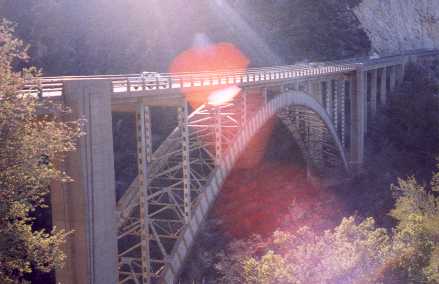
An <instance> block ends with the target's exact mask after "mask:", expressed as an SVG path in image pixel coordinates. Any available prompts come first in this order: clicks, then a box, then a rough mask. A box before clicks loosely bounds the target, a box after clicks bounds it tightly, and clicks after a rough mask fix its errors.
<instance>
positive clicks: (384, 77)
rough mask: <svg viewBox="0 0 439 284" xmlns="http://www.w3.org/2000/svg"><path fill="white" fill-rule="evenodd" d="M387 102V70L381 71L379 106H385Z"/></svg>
mask: <svg viewBox="0 0 439 284" xmlns="http://www.w3.org/2000/svg"><path fill="white" fill-rule="evenodd" d="M386 102H387V68H386V67H384V68H383V69H381V86H380V104H381V105H385V104H386Z"/></svg>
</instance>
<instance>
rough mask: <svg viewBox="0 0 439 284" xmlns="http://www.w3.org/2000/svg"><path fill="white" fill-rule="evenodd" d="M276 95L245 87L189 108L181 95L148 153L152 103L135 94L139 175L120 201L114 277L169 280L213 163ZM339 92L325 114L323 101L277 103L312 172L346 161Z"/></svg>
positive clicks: (218, 161)
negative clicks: (172, 118)
mask: <svg viewBox="0 0 439 284" xmlns="http://www.w3.org/2000/svg"><path fill="white" fill-rule="evenodd" d="M343 85H344V84H338V85H337V86H343ZM281 96H284V94H279V95H271V96H269V95H268V93H267V90H266V89H262V91H261V92H259V93H258V94H256V93H253V92H252V93H250V92H247V91H245V90H244V91H242V92H241V93H240V95H239V96H237V97H235V99H234V100H233V101H231V102H228V103H226V104H223V105H220V106H213V105H203V106H201V107H199V108H198V109H196V110H195V111H193V112H192V114H190V115H189V114H188V109H189V107H188V105H187V103H184V104H182V105H181V106H178V111H177V113H178V126H177V127H176V129H175V130H174V131H173V132H172V133H171V134H170V135H169V137H168V138H167V139H166V140H165V141H164V142H163V143H162V144H161V145H160V146H159V147H158V148H157V150H155V151H154V153H153V152H152V142H151V118H150V109H149V107H148V106H147V105H145V104H144V102H143V101H139V103H138V109H137V115H136V124H137V145H138V169H139V175H138V177H137V178H136V180H135V181H134V182H133V184H132V185H131V186H130V187H129V188H128V190H127V191H126V192H125V194H124V195H123V196H122V198H121V199H120V200H119V203H118V211H119V233H118V247H119V254H118V258H119V268H118V269H119V283H121V284H122V283H136V284H138V283H161V282H167V283H170V282H172V281H175V277H177V275H178V273H179V271H178V269H176V268H175V267H176V265H173V264H172V262H175V261H174V260H175V258H176V255H177V256H178V258H181V257H180V255H181V254H180V252H179V251H178V248H177V245H176V244H177V243H178V242H181V241H182V236H183V234H185V231H187V230H188V229H190V227H191V226H189V224H190V222H191V219H193V217H194V216H193V215H195V214H194V210H195V209H196V208H198V207H200V205H201V201H200V197H201V196H202V194H203V191H205V188H206V186H208V184H209V183H210V182H211V180H212V175H213V174H214V173H215V172H216V168H218V167H221V166H222V163H223V159H224V157H225V156H226V155H229V154H230V153H229V152H230V148H231V147H232V145H234V144H235V143H236V139H237V137H238V136H240V135H241V134H242V133H240V132H242V131H243V130H245V129H246V128H247V127H249V126H248V124H249V123H248V122H249V121H254V120H258V119H259V117H258V115H259V116H260V114H261V113H262V114H264V111H267V110H266V108H267V106H269V105H271V104H273V103H271V102H270V101H271V100H275V101H276V102H277V101H278V100H279V99H277V97H281ZM343 96H344V89H343V87H340V88H339V89H337V88H335V89H334V94H333V96H326V97H332V98H333V102H332V103H331V104H330V105H331V106H332V109H326V111H327V112H328V113H327V114H322V113H323V112H325V111H324V109H323V108H321V111H319V112H316V109H310V108H309V107H308V106H306V105H300V104H297V105H295V104H291V105H286V106H284V107H282V108H280V109H279V111H277V115H278V117H279V118H280V119H281V121H282V122H283V123H284V124H285V125H286V126H287V127H288V129H289V130H290V131H291V133H292V135H293V137H294V139H295V140H296V141H297V143H298V144H299V146H300V148H301V151H302V153H303V155H304V157H305V158H306V160H307V161H308V162H309V165H310V167H311V168H313V169H314V173H316V174H322V173H325V172H328V171H327V169H328V168H337V169H339V168H343V169H347V163H346V159H345V156H344V151H343V147H342V144H341V143H342V142H340V141H342V140H343V139H344V138H343V136H344V134H343V133H344V127H345V125H344V124H345V122H344V109H343V108H339V107H338V106H339V105H343V104H342V103H338V102H339V101H343ZM315 103H316V104H318V103H317V102H316V101H315ZM324 118H325V119H324ZM332 125H335V126H332ZM337 125H338V126H337ZM338 129H340V130H338ZM247 132H248V131H247ZM197 217H198V216H197ZM192 233H194V232H192ZM184 236H185V238H184V240H183V241H185V240H186V239H187V238H186V234H185V235H184ZM178 261H179V262H182V261H183V260H182V259H179V260H178ZM180 268H181V267H180ZM165 274H166V275H171V276H170V277H168V276H165ZM169 279H172V280H169Z"/></svg>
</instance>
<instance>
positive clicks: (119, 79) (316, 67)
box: [22, 50, 439, 97]
mask: <svg viewBox="0 0 439 284" xmlns="http://www.w3.org/2000/svg"><path fill="white" fill-rule="evenodd" d="M437 54H439V51H438V50H413V51H409V52H406V53H404V54H400V55H393V56H386V57H382V58H367V57H366V58H352V59H346V60H339V61H328V62H316V63H304V64H295V65H286V66H274V67H265V68H250V69H247V70H236V69H235V70H233V69H231V70H216V71H204V72H197V73H190V72H187V73H176V74H171V73H160V74H159V75H158V76H156V77H155V80H150V79H148V80H144V79H142V76H141V74H123V75H97V76H60V77H41V78H37V79H34V80H33V81H32V82H29V83H27V84H26V85H25V86H24V88H23V89H22V92H26V93H31V94H33V95H36V96H41V97H54V96H55V97H56V96H61V95H62V93H63V86H64V82H65V81H72V80H111V81H112V86H113V93H114V94H118V95H119V96H120V97H123V96H125V95H126V96H129V94H130V93H135V92H140V91H142V92H148V91H158V90H178V89H185V88H206V87H218V86H227V85H256V84H262V83H267V82H270V81H282V80H294V79H301V78H305V77H306V78H308V77H311V78H312V77H320V76H325V75H332V74H337V73H345V72H350V71H353V70H356V69H357V68H358V67H359V66H366V65H367V66H373V65H383V64H388V65H389V66H391V65H396V64H399V62H400V61H401V59H402V58H404V57H407V56H410V55H417V56H428V55H437Z"/></svg>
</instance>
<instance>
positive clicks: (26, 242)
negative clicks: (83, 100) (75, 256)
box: [0, 21, 80, 284]
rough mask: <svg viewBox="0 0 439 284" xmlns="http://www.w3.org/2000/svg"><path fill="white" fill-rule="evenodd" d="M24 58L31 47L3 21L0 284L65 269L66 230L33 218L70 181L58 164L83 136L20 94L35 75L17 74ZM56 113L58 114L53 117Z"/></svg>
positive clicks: (32, 98) (30, 71) (29, 72)
mask: <svg viewBox="0 0 439 284" xmlns="http://www.w3.org/2000/svg"><path fill="white" fill-rule="evenodd" d="M25 59H27V54H26V47H25V46H24V45H23V42H22V41H20V40H18V39H17V38H15V37H14V35H13V28H12V25H11V24H10V23H9V22H7V21H0V110H1V111H0V283H5V284H6V283H17V282H21V281H23V280H24V279H25V278H26V276H27V275H28V274H29V273H31V272H32V270H39V271H43V272H48V271H51V270H52V269H54V268H55V267H59V266H60V265H62V263H63V260H64V253H63V252H62V250H61V246H62V244H63V243H64V241H65V238H66V232H64V231H62V230H56V229H55V228H54V230H53V231H51V232H48V231H45V230H35V229H34V227H33V225H34V221H35V220H34V218H32V217H31V215H32V214H34V212H35V210H37V209H39V208H44V207H46V206H47V203H46V197H47V195H48V193H49V191H50V185H51V184H52V183H53V182H55V181H58V182H65V181H68V180H69V177H68V176H67V175H66V173H64V172H63V171H62V170H61V169H60V168H59V164H60V163H61V162H62V160H63V156H64V154H65V153H66V152H68V151H72V150H74V149H75V144H74V140H75V138H77V137H78V136H79V135H80V128H79V124H78V123H77V122H71V123H64V122H62V113H63V112H65V110H63V109H62V108H61V107H60V106H57V105H55V104H51V103H48V102H46V101H43V100H41V99H39V98H38V97H35V96H29V95H25V94H23V93H19V92H18V91H19V90H20V89H21V87H22V86H23V84H24V78H30V77H31V76H33V75H34V74H35V73H36V72H35V70H34V69H27V70H22V71H19V72H15V71H14V68H13V67H14V65H15V64H16V63H17V62H18V61H20V60H25ZM55 110H58V111H59V113H58V115H59V116H56V117H55V116H52V115H50V116H49V114H50V113H51V111H55ZM44 113H47V115H46V114H44Z"/></svg>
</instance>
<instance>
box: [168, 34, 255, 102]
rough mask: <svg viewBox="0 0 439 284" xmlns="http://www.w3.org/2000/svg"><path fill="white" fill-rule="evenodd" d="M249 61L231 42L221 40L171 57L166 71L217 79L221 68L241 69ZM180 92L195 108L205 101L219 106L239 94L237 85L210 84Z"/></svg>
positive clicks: (244, 67) (244, 68)
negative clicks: (171, 60) (171, 59)
mask: <svg viewBox="0 0 439 284" xmlns="http://www.w3.org/2000/svg"><path fill="white" fill-rule="evenodd" d="M249 63H250V61H249V59H248V58H247V57H246V56H245V55H244V54H243V53H242V52H241V51H240V50H239V48H237V47H236V46H234V45H233V44H231V43H227V42H220V43H216V44H210V45H206V46H202V47H193V48H190V49H188V50H186V51H183V52H182V53H180V54H179V55H178V56H177V57H176V58H175V59H174V60H173V62H172V63H171V65H170V67H169V71H170V73H171V74H179V73H197V74H199V78H198V79H199V80H203V79H209V78H213V80H215V79H216V80H217V79H218V76H219V73H220V71H224V70H231V69H232V70H233V71H235V72H244V71H245V70H247V67H248V65H249ZM215 77H216V78H215ZM193 80H197V78H196V77H195V78H193ZM182 91H183V94H184V95H185V96H186V98H187V100H188V101H189V103H190V104H191V106H192V107H193V108H197V107H199V106H200V105H202V104H206V103H209V104H212V105H221V104H224V103H226V102H229V101H230V100H232V99H233V98H234V97H235V96H236V95H238V94H239V91H240V88H239V87H238V86H229V87H226V88H224V86H221V85H220V84H217V85H213V84H211V85H210V86H205V87H203V88H197V89H195V88H194V89H191V88H186V89H183V90H182Z"/></svg>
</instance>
